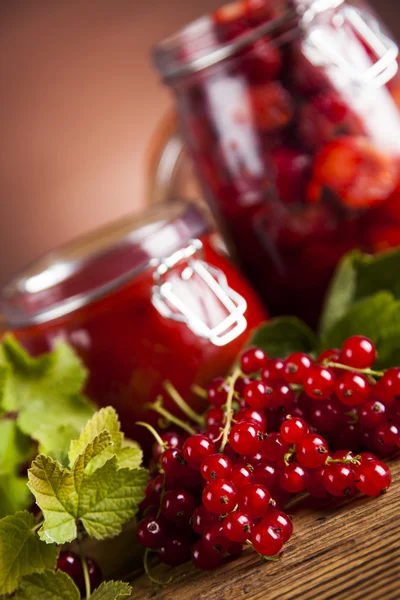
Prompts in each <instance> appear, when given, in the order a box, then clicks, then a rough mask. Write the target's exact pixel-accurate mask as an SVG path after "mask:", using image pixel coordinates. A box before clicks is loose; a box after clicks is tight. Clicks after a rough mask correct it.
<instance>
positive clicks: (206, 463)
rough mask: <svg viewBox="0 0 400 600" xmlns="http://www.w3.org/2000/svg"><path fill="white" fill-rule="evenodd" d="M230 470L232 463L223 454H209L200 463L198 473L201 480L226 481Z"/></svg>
mask: <svg viewBox="0 0 400 600" xmlns="http://www.w3.org/2000/svg"><path fill="white" fill-rule="evenodd" d="M231 470H232V463H231V461H230V460H229V458H228V457H227V456H224V455H223V454H210V456H207V458H205V459H204V460H203V462H202V463H201V467H200V472H201V474H202V476H203V479H205V480H206V481H211V480H213V479H228V478H229V476H230V474H231Z"/></svg>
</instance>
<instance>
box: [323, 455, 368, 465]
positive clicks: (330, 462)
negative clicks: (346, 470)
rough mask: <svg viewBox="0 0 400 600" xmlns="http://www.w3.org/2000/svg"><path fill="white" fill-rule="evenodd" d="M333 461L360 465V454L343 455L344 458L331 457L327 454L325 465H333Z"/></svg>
mask: <svg viewBox="0 0 400 600" xmlns="http://www.w3.org/2000/svg"><path fill="white" fill-rule="evenodd" d="M335 463H338V464H341V465H349V464H350V465H357V466H359V465H361V456H359V455H358V454H357V456H350V454H348V455H347V456H345V458H331V457H330V456H328V458H327V459H326V461H325V464H326V465H333V464H335Z"/></svg>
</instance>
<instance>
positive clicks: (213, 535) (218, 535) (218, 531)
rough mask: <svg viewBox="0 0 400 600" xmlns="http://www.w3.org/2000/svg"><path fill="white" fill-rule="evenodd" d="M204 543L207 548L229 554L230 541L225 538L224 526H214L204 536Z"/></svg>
mask: <svg viewBox="0 0 400 600" xmlns="http://www.w3.org/2000/svg"><path fill="white" fill-rule="evenodd" d="M201 539H202V541H203V544H204V545H205V546H207V547H208V548H210V549H212V550H217V551H218V552H222V553H224V552H227V551H228V548H229V546H230V540H228V538H227V537H226V536H225V533H224V529H223V526H222V525H221V524H218V525H214V527H211V528H210V529H209V530H208V531H206V532H205V533H204V534H203V536H202V538H201Z"/></svg>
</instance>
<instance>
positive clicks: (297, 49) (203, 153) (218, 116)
mask: <svg viewBox="0 0 400 600" xmlns="http://www.w3.org/2000/svg"><path fill="white" fill-rule="evenodd" d="M154 58H155V62H156V65H157V67H158V69H159V71H160V72H161V74H162V77H163V79H164V81H165V82H166V83H167V84H168V85H169V86H170V87H171V88H172V89H173V91H174V93H175V98H176V104H177V112H178V116H179V120H180V128H181V132H182V135H183V138H184V140H185V143H186V146H187V148H188V150H189V152H190V155H191V157H192V159H193V161H194V166H195V169H196V171H197V175H198V178H199V180H200V182H201V185H202V188H203V191H204V195H205V197H206V200H207V202H208V204H209V205H210V207H211V209H212V211H213V213H214V215H215V216H216V217H217V219H218V221H219V223H220V226H221V229H222V231H223V232H224V233H225V234H226V238H227V241H228V243H230V244H231V245H230V248H231V251H232V254H233V256H234V257H235V258H236V259H237V260H238V262H239V264H240V265H241V267H242V268H243V270H244V272H245V273H246V275H247V276H248V277H249V278H250V280H251V281H252V283H253V284H254V286H255V287H256V289H257V290H258V291H259V292H260V294H261V295H262V297H263V298H264V300H265V302H266V304H267V306H268V307H269V309H270V310H271V312H272V313H273V314H284V313H291V314H297V315H298V316H300V317H303V318H304V319H306V320H307V321H308V322H309V323H311V324H313V325H314V324H315V322H316V320H317V317H318V313H319V312H320V308H321V303H322V299H323V296H324V293H325V291H326V288H327V285H328V283H329V281H330V278H331V276H332V273H333V271H334V269H335V266H336V265H337V262H338V261H339V260H340V258H341V257H342V256H343V254H344V253H345V252H347V251H348V250H350V249H352V248H355V247H358V248H361V249H362V250H364V251H366V252H371V253H374V252H377V251H379V250H382V249H386V248H388V247H393V246H397V245H399V244H400V186H399V172H400V171H399V165H400V163H399V156H400V113H399V107H400V77H399V74H398V62H397V58H398V47H397V45H396V44H395V43H394V42H393V41H392V39H391V37H390V36H389V35H388V34H387V32H386V31H385V30H384V29H383V27H382V25H381V24H380V23H379V21H378V20H377V18H376V16H375V15H374V14H373V13H372V11H371V10H370V9H369V8H368V7H367V6H366V5H365V4H362V3H359V2H353V3H350V2H345V1H344V0H314V1H313V0H303V1H300V0H243V1H240V2H235V3H231V4H228V5H225V6H223V7H222V8H220V9H218V10H217V11H216V12H215V13H214V14H211V15H209V16H206V17H203V18H201V19H199V20H197V21H195V22H194V23H192V24H191V25H189V26H187V27H186V28H185V29H183V30H182V31H180V32H178V33H177V34H175V35H174V36H172V37H170V38H169V39H166V40H164V41H162V42H161V43H160V44H159V45H158V46H157V47H156V48H155V51H154Z"/></svg>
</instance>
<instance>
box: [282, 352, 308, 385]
mask: <svg viewBox="0 0 400 600" xmlns="http://www.w3.org/2000/svg"><path fill="white" fill-rule="evenodd" d="M312 365H313V361H312V359H311V358H310V357H309V356H308V354H304V352H294V353H293V354H291V355H290V356H288V357H287V359H286V360H285V368H284V378H285V381H286V382H287V383H292V384H295V385H303V383H304V381H305V380H306V377H307V375H308V373H309V371H310V369H311V367H312Z"/></svg>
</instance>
